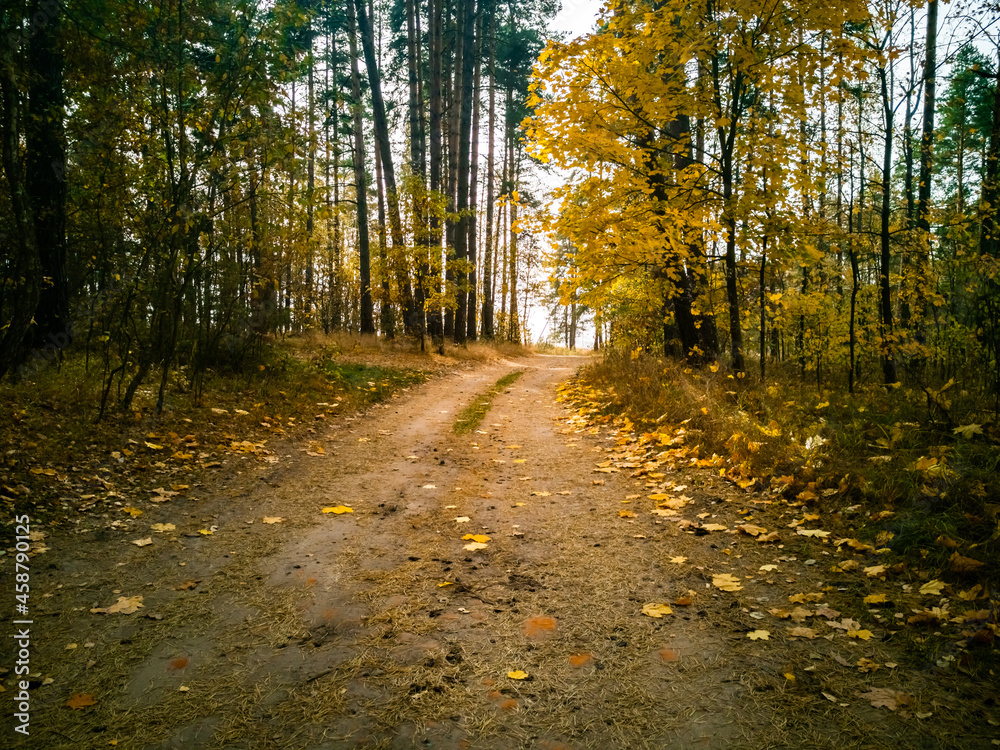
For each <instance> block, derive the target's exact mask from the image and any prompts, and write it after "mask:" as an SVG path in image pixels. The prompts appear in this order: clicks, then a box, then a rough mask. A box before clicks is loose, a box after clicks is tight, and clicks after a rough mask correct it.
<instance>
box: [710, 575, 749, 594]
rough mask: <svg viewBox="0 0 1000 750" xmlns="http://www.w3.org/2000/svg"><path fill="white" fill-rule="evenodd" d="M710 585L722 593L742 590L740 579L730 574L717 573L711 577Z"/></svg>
mask: <svg viewBox="0 0 1000 750" xmlns="http://www.w3.org/2000/svg"><path fill="white" fill-rule="evenodd" d="M712 585H713V586H715V587H716V588H717V589H722V590H723V591H741V590H742V589H743V586H742V585H741V584H740V579H739V578H736V577H735V576H734V575H732V574H731V573H719V574H718V575H714V576H712Z"/></svg>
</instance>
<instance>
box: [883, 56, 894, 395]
mask: <svg viewBox="0 0 1000 750" xmlns="http://www.w3.org/2000/svg"><path fill="white" fill-rule="evenodd" d="M879 75H880V77H881V84H882V112H883V116H884V118H885V120H884V125H885V148H884V150H883V152H882V211H881V213H882V216H881V224H880V231H879V242H880V245H879V248H880V249H879V312H880V313H881V317H882V375H883V378H884V380H885V382H886V383H887V384H888V383H895V382H896V360H895V357H894V356H893V344H892V336H893V323H892V289H891V287H890V286H889V273H890V264H891V262H892V254H891V248H890V242H889V241H890V239H891V232H890V223H889V220H890V218H891V209H892V205H891V200H890V199H891V197H892V195H891V193H892V191H891V190H890V188H889V180H890V178H891V171H892V134H893V131H892V127H893V126H892V121H893V109H892V107H893V102H892V99H891V98H890V94H889V84H888V80H887V73H886V70H885V68H880V69H879Z"/></svg>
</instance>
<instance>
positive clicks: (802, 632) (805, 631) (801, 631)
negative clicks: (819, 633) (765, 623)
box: [788, 626, 816, 640]
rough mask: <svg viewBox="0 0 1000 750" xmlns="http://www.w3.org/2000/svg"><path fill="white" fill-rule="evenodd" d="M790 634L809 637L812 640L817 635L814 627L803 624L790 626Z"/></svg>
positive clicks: (797, 636)
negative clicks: (803, 625)
mask: <svg viewBox="0 0 1000 750" xmlns="http://www.w3.org/2000/svg"><path fill="white" fill-rule="evenodd" d="M788 634H789V635H792V636H795V637H796V638H808V639H810V640H812V639H813V638H815V637H816V631H815V630H813V629H812V628H806V627H802V626H799V627H794V628H789V629H788Z"/></svg>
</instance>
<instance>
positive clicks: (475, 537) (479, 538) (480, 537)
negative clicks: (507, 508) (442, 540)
mask: <svg viewBox="0 0 1000 750" xmlns="http://www.w3.org/2000/svg"><path fill="white" fill-rule="evenodd" d="M490 538H491V537H489V536H487V535H486V534H466V535H465V536H463V537H462V541H463V542H468V541H473V542H480V543H485V542H488V541H490Z"/></svg>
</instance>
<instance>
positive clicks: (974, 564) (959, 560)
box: [948, 552, 984, 573]
mask: <svg viewBox="0 0 1000 750" xmlns="http://www.w3.org/2000/svg"><path fill="white" fill-rule="evenodd" d="M983 565H984V563H981V562H979V560H973V559H972V558H971V557H963V556H962V555H960V554H958V553H957V552H956V553H955V554H953V555H952V556H951V557H950V558H948V567H949V568H950V569H951V572H952V573H975V572H976V571H977V570H979V569H980V568H981V567H983Z"/></svg>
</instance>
